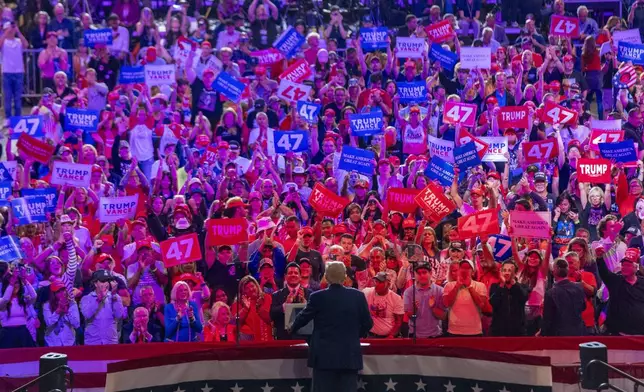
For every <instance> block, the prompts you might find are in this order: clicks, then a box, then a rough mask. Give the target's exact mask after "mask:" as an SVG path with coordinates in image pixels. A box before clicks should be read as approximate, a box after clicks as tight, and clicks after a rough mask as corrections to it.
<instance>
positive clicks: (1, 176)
mask: <svg viewBox="0 0 644 392" xmlns="http://www.w3.org/2000/svg"><path fill="white" fill-rule="evenodd" d="M17 166H18V162H16V161H4V162H0V181H13V180H15V179H16V177H15V176H16V167H17Z"/></svg>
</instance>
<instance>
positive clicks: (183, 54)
mask: <svg viewBox="0 0 644 392" xmlns="http://www.w3.org/2000/svg"><path fill="white" fill-rule="evenodd" d="M196 50H197V42H195V41H193V40H191V39H188V38H186V37H179V39H178V40H177V45H176V49H175V51H174V56H173V57H174V60H175V62H176V64H178V65H179V66H180V67H185V66H186V64H187V63H188V58H190V57H191V56H194V54H195V51H196Z"/></svg>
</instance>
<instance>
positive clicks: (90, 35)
mask: <svg viewBox="0 0 644 392" xmlns="http://www.w3.org/2000/svg"><path fill="white" fill-rule="evenodd" d="M83 38H84V40H85V46H87V47H88V48H94V47H96V45H112V30H111V29H100V30H85V31H84V32H83Z"/></svg>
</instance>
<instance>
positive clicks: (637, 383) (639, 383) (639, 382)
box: [584, 359, 644, 392]
mask: <svg viewBox="0 0 644 392" xmlns="http://www.w3.org/2000/svg"><path fill="white" fill-rule="evenodd" d="M594 363H598V364H600V365H603V366H606V367H607V368H608V369H610V370H612V371H614V372H615V373H617V374H619V375H620V376H622V377H624V378H626V379H628V380H630V381H632V382H633V384H635V389H633V392H637V390H638V389H639V387H644V381H642V380H640V379H638V378H635V377H633V376H631V375H630V374H628V373H626V372H624V371H622V370H620V369H618V368H616V367H615V366H612V365H609V364H607V363H606V362H604V361H602V360H599V359H593V360H592V361H590V362H588V363H587V364H586V369H584V372H585V373H588V368H590V365H592V364H594ZM606 388H610V389H612V390H614V391H618V392H625V391H624V390H622V389H620V388H617V387H616V386H613V385H610V383H603V384H601V385H600V386H599V388H597V391H601V390H603V389H606Z"/></svg>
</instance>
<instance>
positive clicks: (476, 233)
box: [458, 209, 500, 239]
mask: <svg viewBox="0 0 644 392" xmlns="http://www.w3.org/2000/svg"><path fill="white" fill-rule="evenodd" d="M499 230H500V226H499V211H498V210H497V209H493V210H483V211H478V212H475V213H474V214H470V215H465V216H462V217H460V218H458V234H459V235H460V236H461V239H467V238H476V237H480V236H482V235H490V234H498V233H499Z"/></svg>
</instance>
